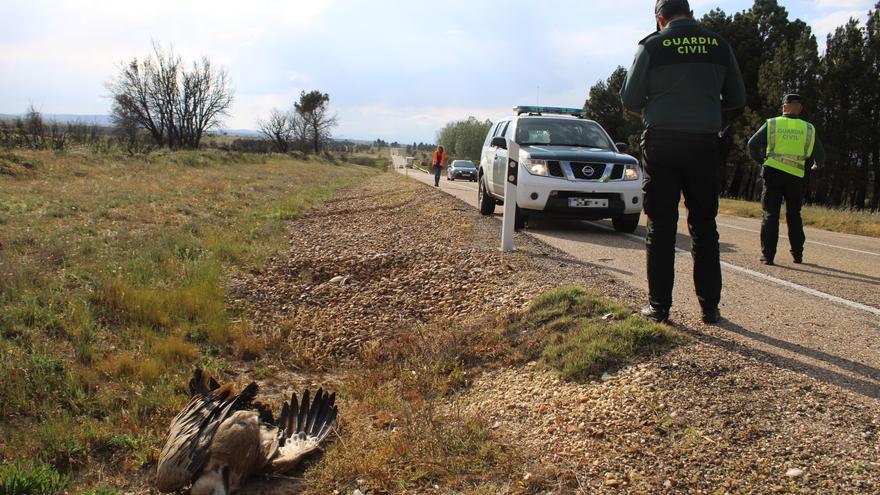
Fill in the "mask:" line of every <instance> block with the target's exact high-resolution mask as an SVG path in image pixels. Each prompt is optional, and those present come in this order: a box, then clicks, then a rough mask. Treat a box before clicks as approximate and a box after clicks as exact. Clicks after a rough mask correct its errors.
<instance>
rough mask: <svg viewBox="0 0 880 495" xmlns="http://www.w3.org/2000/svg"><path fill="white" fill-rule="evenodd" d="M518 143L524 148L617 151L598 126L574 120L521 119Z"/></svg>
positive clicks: (518, 125)
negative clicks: (572, 147)
mask: <svg viewBox="0 0 880 495" xmlns="http://www.w3.org/2000/svg"><path fill="white" fill-rule="evenodd" d="M516 142H517V143H519V144H520V145H523V146H542V145H543V146H579V147H582V148H599V149H603V150H613V149H615V148H614V144H613V143H612V142H611V141H610V140H609V139H608V137H607V136H606V135H605V133H604V132H603V131H602V128H601V127H599V125H598V124H596V123H595V122H587V121H585V120H574V119H546V118H532V119H529V118H525V119H520V120H519V122H518V124H517V127H516Z"/></svg>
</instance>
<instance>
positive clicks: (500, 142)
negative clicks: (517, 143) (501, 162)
mask: <svg viewBox="0 0 880 495" xmlns="http://www.w3.org/2000/svg"><path fill="white" fill-rule="evenodd" d="M492 146H494V147H496V148H501V149H503V150H506V149H507V140H506V139H504V138H503V137H501V136H497V137H493V138H492Z"/></svg>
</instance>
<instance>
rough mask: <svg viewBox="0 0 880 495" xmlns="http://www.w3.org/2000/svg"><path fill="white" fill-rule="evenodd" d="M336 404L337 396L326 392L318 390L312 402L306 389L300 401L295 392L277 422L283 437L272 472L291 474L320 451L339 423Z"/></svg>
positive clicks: (271, 468) (282, 408) (271, 466)
mask: <svg viewBox="0 0 880 495" xmlns="http://www.w3.org/2000/svg"><path fill="white" fill-rule="evenodd" d="M335 402H336V394H335V393H334V394H326V393H324V390H323V389H318V393H316V394H315V397H314V399H312V400H309V391H308V390H306V391H305V393H303V396H302V401H301V402H300V401H298V400H297V396H296V392H294V393H293V395H292V396H291V397H290V402H285V403H283V404H282V405H281V416H280V417H279V418H278V421H277V422H276V423H275V425H276V426H277V427H278V428H279V429H280V430H281V434H280V435H279V439H278V443H279V445H278V450H277V451H276V452H275V455H274V456H273V458H272V459H271V461H270V462H269V466H268V467H269V469H270V470H271V471H273V472H276V473H285V472H288V471H290V470H291V469H293V468H294V467H296V465H297V464H299V463H300V462H301V461H302V460H303V459H304V458H305V457H306V456H307V455H309V454H311V453H312V452H314V451H316V450H318V448H319V447H320V445H321V442H323V441H324V439H325V438H327V435H329V434H330V431H331V430H332V428H333V425H334V423H335V422H336V414H337V412H338V409H337V407H336V405H335V404H334V403H335Z"/></svg>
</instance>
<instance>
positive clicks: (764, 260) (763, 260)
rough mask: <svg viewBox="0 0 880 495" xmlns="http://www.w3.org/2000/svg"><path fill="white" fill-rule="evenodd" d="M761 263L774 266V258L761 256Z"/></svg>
mask: <svg viewBox="0 0 880 495" xmlns="http://www.w3.org/2000/svg"><path fill="white" fill-rule="evenodd" d="M761 263H764V264H765V265H769V266H773V258H768V257H767V256H764V255H761Z"/></svg>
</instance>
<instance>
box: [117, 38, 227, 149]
mask: <svg viewBox="0 0 880 495" xmlns="http://www.w3.org/2000/svg"><path fill="white" fill-rule="evenodd" d="M107 87H108V89H109V90H110V93H111V95H112V98H113V116H114V120H115V121H116V122H117V124H118V123H120V122H126V123H128V122H136V123H137V125H138V126H139V127H141V128H143V129H146V130H147V132H148V133H149V134H150V137H151V138H152V139H153V141H154V142H155V143H156V144H158V145H160V146H165V145H167V146H169V147H171V148H177V147H187V148H198V147H199V144H200V143H201V140H202V138H203V137H204V135H205V133H206V132H207V131H208V130H210V129H212V128H214V127H217V126H219V125H220V124H221V121H220V119H221V117H223V116H224V115H227V111H228V109H229V107H230V106H231V105H232V101H233V91H232V88H231V85H230V81H229V77H228V75H227V73H226V70H225V69H223V68H219V69H217V68H215V67H214V66H213V65H212V64H211V62H210V60H208V59H207V58H205V57H203V58H202V59H201V61H200V62H195V63H193V65H192V68H191V69H190V70H189V71H188V70H186V69H185V68H184V67H183V63H182V62H181V59H180V57H178V56H177V55H175V54H174V52H173V51H171V50H169V51H167V52H166V51H164V50H163V49H162V47H161V46H159V45H158V44H157V45H154V46H153V55H151V56H149V57H147V58H146V59H144V60H142V61H139V60H138V59H136V58H135V59H132V61H131V62H129V63H128V64H127V65H123V66H121V67H120V73H119V75H118V76H117V77H116V79H114V80H113V81H111V82H110V83H109V84H108V85H107Z"/></svg>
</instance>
